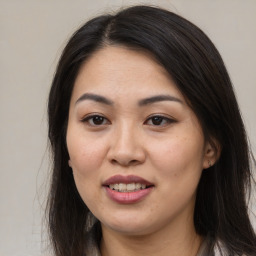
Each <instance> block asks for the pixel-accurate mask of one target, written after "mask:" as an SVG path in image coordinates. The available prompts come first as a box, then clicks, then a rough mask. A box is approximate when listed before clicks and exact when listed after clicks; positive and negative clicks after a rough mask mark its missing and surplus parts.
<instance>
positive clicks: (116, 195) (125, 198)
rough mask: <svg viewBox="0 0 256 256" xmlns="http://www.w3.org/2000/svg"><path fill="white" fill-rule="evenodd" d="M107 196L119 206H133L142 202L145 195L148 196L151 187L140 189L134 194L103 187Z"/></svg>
mask: <svg viewBox="0 0 256 256" xmlns="http://www.w3.org/2000/svg"><path fill="white" fill-rule="evenodd" d="M104 188H105V190H106V192H107V195H108V196H109V198H110V199H112V200H113V201H115V202H117V203H120V204H133V203H137V202H140V201H142V200H143V199H144V198H145V197H146V196H147V195H149V194H150V192H151V191H152V189H153V187H149V188H146V189H141V190H138V191H134V192H118V191H116V190H112V189H110V188H109V187H104Z"/></svg>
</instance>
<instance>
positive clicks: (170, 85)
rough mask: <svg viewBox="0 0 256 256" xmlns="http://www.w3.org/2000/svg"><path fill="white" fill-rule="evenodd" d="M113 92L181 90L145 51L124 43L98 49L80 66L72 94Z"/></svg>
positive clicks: (176, 92) (176, 91)
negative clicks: (125, 45) (127, 46)
mask: <svg viewBox="0 0 256 256" xmlns="http://www.w3.org/2000/svg"><path fill="white" fill-rule="evenodd" d="M108 90H109V91H111V93H112V94H113V93H114V94H118V93H127V96H128V95H129V92H132V93H133V94H134V92H135V91H136V93H139V92H141V93H142V92H143V93H144V94H145V93H146V92H147V93H150V92H151V93H159V90H169V92H170V90H171V91H173V92H174V93H175V94H179V95H180V92H179V90H178V89H177V87H176V85H175V84H174V82H173V80H172V78H171V76H170V75H169V73H168V72H167V71H166V70H165V69H164V68H163V67H162V66H161V65H160V64H159V63H158V62H157V61H156V60H155V58H154V57H153V56H152V54H150V53H148V52H146V51H143V50H133V49H128V48H126V47H123V46H107V47H105V48H102V49H100V50H98V51H96V52H95V53H94V54H93V55H91V56H90V58H88V59H87V60H86V61H85V63H83V65H82V66H81V68H80V70H79V73H78V76H77V78H76V81H75V84H74V92H73V94H79V93H82V91H90V92H95V93H99V92H106V93H107V91H108Z"/></svg>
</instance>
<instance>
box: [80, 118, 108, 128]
mask: <svg viewBox="0 0 256 256" xmlns="http://www.w3.org/2000/svg"><path fill="white" fill-rule="evenodd" d="M82 122H83V123H88V124H89V125H90V126H100V125H106V124H109V121H108V119H107V118H105V117H104V116H101V115H89V116H86V117H85V118H83V119H82Z"/></svg>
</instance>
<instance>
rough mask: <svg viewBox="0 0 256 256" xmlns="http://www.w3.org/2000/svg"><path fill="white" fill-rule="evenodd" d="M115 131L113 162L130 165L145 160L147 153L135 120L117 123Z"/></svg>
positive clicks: (112, 147) (112, 145)
mask: <svg viewBox="0 0 256 256" xmlns="http://www.w3.org/2000/svg"><path fill="white" fill-rule="evenodd" d="M113 133H114V134H113V138H112V143H111V149H110V152H111V153H110V158H111V161H112V162H116V163H119V164H121V165H129V164H131V163H133V164H134V163H140V162H143V161H144V158H145V154H144V149H143V145H142V143H141V138H140V137H141V136H140V129H139V127H138V126H136V125H135V124H134V123H133V122H128V121H122V122H120V123H119V124H118V125H116V127H115V129H114V132H113Z"/></svg>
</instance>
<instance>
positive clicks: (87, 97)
mask: <svg viewBox="0 0 256 256" xmlns="http://www.w3.org/2000/svg"><path fill="white" fill-rule="evenodd" d="M84 100H92V101H96V102H99V103H103V104H105V105H113V104H114V102H113V101H112V100H110V99H107V98H105V97H103V96H101V95H97V94H93V93H84V94H83V95H82V96H81V97H80V98H79V99H78V100H77V101H76V103H75V104H77V103H79V102H81V101H84Z"/></svg>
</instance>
